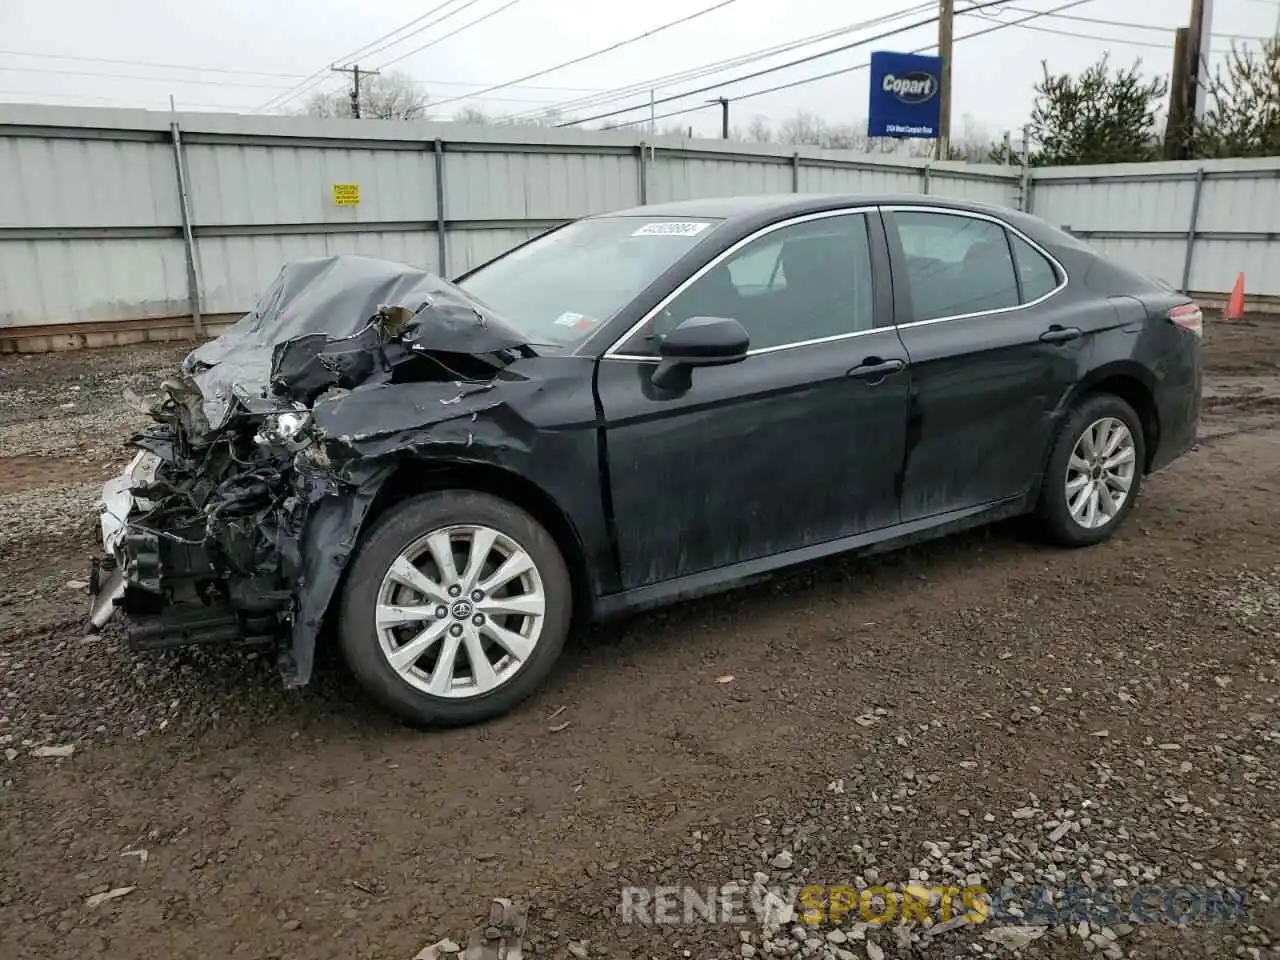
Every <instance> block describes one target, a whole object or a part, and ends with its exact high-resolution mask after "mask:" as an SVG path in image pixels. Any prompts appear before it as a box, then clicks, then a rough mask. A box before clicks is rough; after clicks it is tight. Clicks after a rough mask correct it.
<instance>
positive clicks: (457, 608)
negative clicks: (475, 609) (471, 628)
mask: <svg viewBox="0 0 1280 960" xmlns="http://www.w3.org/2000/svg"><path fill="white" fill-rule="evenodd" d="M469 616H471V601H470V600H459V601H457V602H456V603H455V604H454V605H453V618H454V619H455V620H465V619H467V617H469Z"/></svg>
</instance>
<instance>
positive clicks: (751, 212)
mask: <svg viewBox="0 0 1280 960" xmlns="http://www.w3.org/2000/svg"><path fill="white" fill-rule="evenodd" d="M881 204H892V205H901V204H919V205H925V206H931V207H951V208H954V209H957V210H971V211H974V212H976V213H989V214H999V215H1001V216H1006V217H1007V216H1008V215H1009V214H1010V213H1015V214H1016V211H1012V210H1010V209H1009V208H1007V207H999V206H996V205H994V204H988V203H979V202H976V201H973V200H954V199H950V198H947V197H938V196H934V195H932V194H919V193H912V194H882V193H864V194H858V193H847V194H840V193H830V194H825V193H780V194H758V195H751V196H732V197H704V198H702V199H698V200H676V201H673V202H669V203H655V204H649V205H647V206H642V207H630V208H628V209H626V210H612V211H608V212H606V213H600V214H596V216H599V217H706V218H710V219H720V220H737V219H753V220H754V219H757V218H760V217H761V216H762V215H765V216H777V217H792V216H802V215H804V214H806V213H816V212H818V211H821V210H830V209H834V208H839V207H852V206H876V205H881Z"/></svg>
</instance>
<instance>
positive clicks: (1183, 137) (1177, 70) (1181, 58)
mask: <svg viewBox="0 0 1280 960" xmlns="http://www.w3.org/2000/svg"><path fill="white" fill-rule="evenodd" d="M1190 35H1191V31H1190V29H1189V28H1187V27H1179V28H1178V29H1177V31H1176V32H1175V33H1174V39H1173V72H1172V74H1171V75H1170V80H1169V119H1168V123H1167V126H1166V128H1165V133H1164V153H1165V157H1166V158H1167V159H1169V160H1185V159H1186V156H1187V146H1188V143H1187V140H1188V138H1187V130H1188V121H1189V119H1190V117H1191V113H1192V106H1193V105H1192V101H1191V60H1190V57H1189V51H1188V46H1189V44H1190Z"/></svg>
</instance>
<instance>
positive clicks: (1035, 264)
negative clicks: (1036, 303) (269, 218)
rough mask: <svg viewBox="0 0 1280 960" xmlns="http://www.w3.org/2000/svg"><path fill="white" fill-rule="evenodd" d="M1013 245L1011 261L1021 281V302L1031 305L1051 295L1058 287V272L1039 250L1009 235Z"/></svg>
mask: <svg viewBox="0 0 1280 960" xmlns="http://www.w3.org/2000/svg"><path fill="white" fill-rule="evenodd" d="M1009 239H1010V241H1011V242H1012V243H1013V259H1014V262H1015V263H1016V264H1017V266H1018V279H1020V280H1021V281H1022V302H1023V303H1031V302H1032V301H1033V300H1039V299H1040V298H1041V297H1043V296H1045V295H1046V294H1048V293H1052V292H1053V291H1054V289H1055V288H1056V287H1057V286H1058V271H1057V270H1055V269H1054V268H1053V264H1052V263H1050V262H1049V261H1048V260H1047V259H1046V258H1045V256H1044V254H1042V253H1041V252H1040V251H1039V250H1037V249H1036V248H1035V247H1033V246H1031V244H1029V243H1027V241H1025V240H1023V239H1022V238H1021V237H1020V236H1018V235H1017V234H1016V233H1011V234H1009Z"/></svg>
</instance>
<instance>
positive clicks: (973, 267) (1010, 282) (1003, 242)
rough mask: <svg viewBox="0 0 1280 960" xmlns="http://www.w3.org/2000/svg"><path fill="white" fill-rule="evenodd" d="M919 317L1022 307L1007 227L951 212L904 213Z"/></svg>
mask: <svg viewBox="0 0 1280 960" xmlns="http://www.w3.org/2000/svg"><path fill="white" fill-rule="evenodd" d="M893 218H894V222H895V223H896V224H897V227H898V236H899V237H900V238H901V240H902V252H903V255H904V257H905V260H906V268H907V283H908V286H909V287H910V290H911V306H912V313H913V317H912V319H914V320H917V321H919V320H937V319H939V318H941V317H956V316H962V315H964V314H968V313H981V312H982V311H985V310H1002V309H1006V308H1008V307H1016V306H1018V302H1019V301H1018V281H1017V278H1016V277H1015V275H1014V271H1013V258H1012V257H1011V256H1010V254H1009V241H1008V240H1007V239H1006V238H1005V230H1004V227H1002V226H1000V225H999V224H998V223H993V222H992V221H990V220H979V219H977V218H976V217H965V216H959V215H957V214H950V213H924V212H919V213H916V212H910V211H898V212H895V213H894V215H893Z"/></svg>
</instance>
